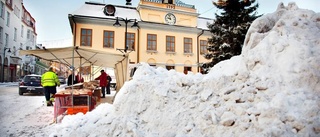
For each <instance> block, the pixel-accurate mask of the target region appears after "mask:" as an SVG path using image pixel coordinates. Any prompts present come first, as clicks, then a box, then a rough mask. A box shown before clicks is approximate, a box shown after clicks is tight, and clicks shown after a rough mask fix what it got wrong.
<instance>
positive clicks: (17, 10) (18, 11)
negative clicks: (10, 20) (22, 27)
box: [13, 5, 20, 18]
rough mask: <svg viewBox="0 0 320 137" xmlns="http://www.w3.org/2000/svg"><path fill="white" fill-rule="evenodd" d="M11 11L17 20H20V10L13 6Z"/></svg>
mask: <svg viewBox="0 0 320 137" xmlns="http://www.w3.org/2000/svg"><path fill="white" fill-rule="evenodd" d="M13 11H14V14H15V15H16V16H17V17H18V18H20V9H19V8H18V7H17V6H16V5H14V9H13Z"/></svg>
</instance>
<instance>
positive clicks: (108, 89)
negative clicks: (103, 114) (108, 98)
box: [107, 82, 110, 94]
mask: <svg viewBox="0 0 320 137" xmlns="http://www.w3.org/2000/svg"><path fill="white" fill-rule="evenodd" d="M107 94H110V82H109V83H108V85H107Z"/></svg>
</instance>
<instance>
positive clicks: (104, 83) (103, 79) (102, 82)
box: [94, 72, 108, 87]
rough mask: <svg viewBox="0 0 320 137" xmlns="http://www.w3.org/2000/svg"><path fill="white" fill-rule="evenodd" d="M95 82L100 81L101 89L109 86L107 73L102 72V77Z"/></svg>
mask: <svg viewBox="0 0 320 137" xmlns="http://www.w3.org/2000/svg"><path fill="white" fill-rule="evenodd" d="M94 80H100V87H106V86H107V85H108V83H107V73H106V72H102V73H101V75H100V76H99V77H97V78H95V79H94Z"/></svg>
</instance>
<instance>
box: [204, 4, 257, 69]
mask: <svg viewBox="0 0 320 137" xmlns="http://www.w3.org/2000/svg"><path fill="white" fill-rule="evenodd" d="M254 3H255V0H218V1H217V2H213V4H214V6H216V7H217V8H218V9H221V10H223V11H222V12H221V13H220V15H219V14H217V13H216V14H215V16H216V19H215V20H214V22H213V24H209V25H208V28H209V29H210V32H211V33H212V37H211V38H209V39H208V45H209V46H208V47H207V49H208V53H207V54H205V55H204V57H205V58H206V59H212V61H211V62H208V63H203V65H202V68H203V69H204V70H206V71H207V70H208V69H209V68H212V67H213V66H214V65H215V64H217V63H218V62H220V61H222V60H226V59H230V58H231V57H232V56H235V55H239V54H241V50H242V45H243V42H244V39H245V35H246V33H247V30H248V29H249V26H250V24H251V23H252V21H253V20H255V19H256V18H258V17H260V16H261V15H256V14H257V13H256V12H255V11H256V10H257V8H258V7H259V4H258V3H256V4H254ZM252 4H254V5H252Z"/></svg>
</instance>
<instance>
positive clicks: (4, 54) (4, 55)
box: [1, 47, 11, 82]
mask: <svg viewBox="0 0 320 137" xmlns="http://www.w3.org/2000/svg"><path fill="white" fill-rule="evenodd" d="M7 49H9V50H8V52H9V53H10V52H11V51H10V48H7V47H4V50H3V63H2V66H1V68H2V73H1V76H2V80H1V82H4V61H5V58H6V50H7Z"/></svg>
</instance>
